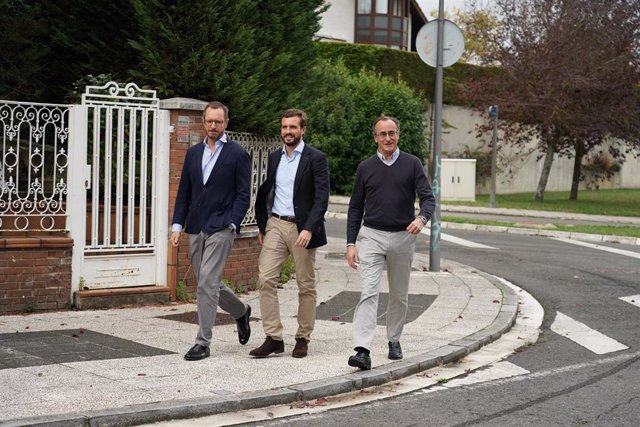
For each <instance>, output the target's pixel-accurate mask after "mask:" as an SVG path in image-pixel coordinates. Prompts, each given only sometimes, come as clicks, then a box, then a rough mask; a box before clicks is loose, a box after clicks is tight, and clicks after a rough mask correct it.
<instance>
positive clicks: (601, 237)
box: [440, 222, 640, 246]
mask: <svg viewBox="0 0 640 427" xmlns="http://www.w3.org/2000/svg"><path fill="white" fill-rule="evenodd" d="M440 226H441V228H443V229H450V230H469V231H490V232H494V233H509V234H520V235H524V236H538V237H562V238H566V239H575V240H585V241H589V242H602V243H621V244H625V245H636V246H640V237H628V236H611V235H606V234H589V233H575V232H570V231H555V230H545V229H537V228H521V227H503V226H497V225H482V224H470V223H458V222H442V223H440Z"/></svg>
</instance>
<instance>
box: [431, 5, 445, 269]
mask: <svg viewBox="0 0 640 427" xmlns="http://www.w3.org/2000/svg"><path fill="white" fill-rule="evenodd" d="M436 46H437V47H436V87H435V93H434V99H433V104H434V116H433V117H434V126H433V156H432V158H433V166H432V167H431V171H432V173H433V178H432V179H431V183H432V185H433V188H434V192H433V193H434V194H433V195H434V196H435V199H436V209H435V212H434V213H433V216H432V217H431V239H430V241H429V271H440V233H441V225H440V200H441V193H442V192H441V186H440V182H441V181H440V165H441V162H440V152H441V145H442V80H443V77H442V75H443V72H442V57H443V55H442V52H443V47H444V0H440V4H439V7H438V37H437V44H436Z"/></svg>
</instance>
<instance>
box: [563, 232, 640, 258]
mask: <svg viewBox="0 0 640 427" xmlns="http://www.w3.org/2000/svg"><path fill="white" fill-rule="evenodd" d="M552 239H554V240H559V241H560V242H565V243H571V244H572V245H578V246H584V247H585V248H591V249H598V250H601V251H605V252H611V253H613V254H618V255H625V256H630V257H632V258H638V259H640V253H638V252H632V251H627V250H624V249H616V248H610V247H608V246H602V245H596V244H594V243H587V242H582V241H580V240H573V239H566V238H563V237H552Z"/></svg>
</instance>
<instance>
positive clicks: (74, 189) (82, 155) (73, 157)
mask: <svg viewBox="0 0 640 427" xmlns="http://www.w3.org/2000/svg"><path fill="white" fill-rule="evenodd" d="M86 141H87V107H86V106H83V105H73V106H72V107H71V108H70V110H69V157H68V158H69V169H68V177H69V178H68V183H67V184H68V187H67V189H68V190H67V191H68V193H67V214H68V217H67V221H68V224H67V229H68V230H69V234H70V237H71V238H72V239H73V253H72V257H71V292H70V295H69V298H70V302H71V303H72V304H73V295H74V294H75V292H76V291H79V290H81V289H80V287H81V282H82V277H81V273H82V261H83V255H84V246H85V240H86V226H87V224H86V217H87V198H86V193H85V189H86V188H87V186H90V185H91V182H90V180H91V171H90V170H89V171H87V167H88V165H87V144H86Z"/></svg>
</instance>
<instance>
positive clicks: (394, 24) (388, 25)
mask: <svg viewBox="0 0 640 427" xmlns="http://www.w3.org/2000/svg"><path fill="white" fill-rule="evenodd" d="M408 18H409V0H375V2H374V1H373V0H356V18H355V24H356V31H355V40H354V41H355V42H356V43H369V44H377V45H382V46H387V47H393V48H396V49H404V50H406V49H408V44H407V41H408V34H407V32H408V31H409V29H408V26H407V25H406V22H407V21H408Z"/></svg>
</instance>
